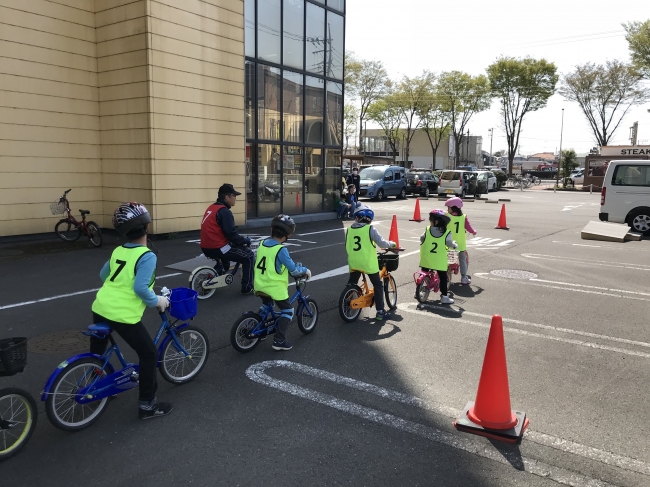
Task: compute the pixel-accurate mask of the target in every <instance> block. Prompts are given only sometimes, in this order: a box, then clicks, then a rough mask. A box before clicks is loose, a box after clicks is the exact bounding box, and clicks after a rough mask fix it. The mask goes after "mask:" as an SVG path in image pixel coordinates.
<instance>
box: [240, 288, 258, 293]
mask: <svg viewBox="0 0 650 487" xmlns="http://www.w3.org/2000/svg"><path fill="white" fill-rule="evenodd" d="M241 293H242V294H255V289H253V288H250V289H248V290H246V289H242V290H241Z"/></svg>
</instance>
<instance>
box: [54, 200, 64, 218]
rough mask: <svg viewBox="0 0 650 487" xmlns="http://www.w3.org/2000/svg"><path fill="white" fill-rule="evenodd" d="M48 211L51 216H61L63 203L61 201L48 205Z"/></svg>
mask: <svg viewBox="0 0 650 487" xmlns="http://www.w3.org/2000/svg"><path fill="white" fill-rule="evenodd" d="M50 211H51V212H52V214H53V215H62V214H63V213H64V212H65V203H64V202H63V201H55V202H54V203H51V204H50Z"/></svg>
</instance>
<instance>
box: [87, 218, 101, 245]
mask: <svg viewBox="0 0 650 487" xmlns="http://www.w3.org/2000/svg"><path fill="white" fill-rule="evenodd" d="M87 227H88V234H87V235H88V240H90V243H91V244H93V246H95V247H101V246H102V242H103V241H104V239H103V237H102V231H101V230H100V229H99V226H98V225H97V224H96V223H95V222H88V225H87Z"/></svg>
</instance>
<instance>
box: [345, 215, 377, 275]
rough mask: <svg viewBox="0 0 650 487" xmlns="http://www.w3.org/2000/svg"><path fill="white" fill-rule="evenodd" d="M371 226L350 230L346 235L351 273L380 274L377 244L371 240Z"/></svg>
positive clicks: (346, 247) (346, 248)
mask: <svg viewBox="0 0 650 487" xmlns="http://www.w3.org/2000/svg"><path fill="white" fill-rule="evenodd" d="M371 229H372V226H371V225H364V226H363V227H359V228H353V227H350V228H348V231H347V233H346V234H345V250H346V251H347V253H348V266H349V267H350V271H352V270H355V271H363V272H365V273H366V274H375V273H376V272H379V262H378V261H377V251H376V250H375V249H376V247H377V246H376V245H375V242H373V241H372V238H370V231H371Z"/></svg>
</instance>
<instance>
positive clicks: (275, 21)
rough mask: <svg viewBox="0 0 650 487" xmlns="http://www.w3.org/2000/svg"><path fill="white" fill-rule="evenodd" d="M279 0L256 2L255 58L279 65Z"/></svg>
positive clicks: (258, 0)
mask: <svg viewBox="0 0 650 487" xmlns="http://www.w3.org/2000/svg"><path fill="white" fill-rule="evenodd" d="M280 5H281V0H257V18H258V19H259V22H257V57H258V59H263V60H265V61H270V62H272V63H277V64H280V13H281V12H282V10H281V6H280Z"/></svg>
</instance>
